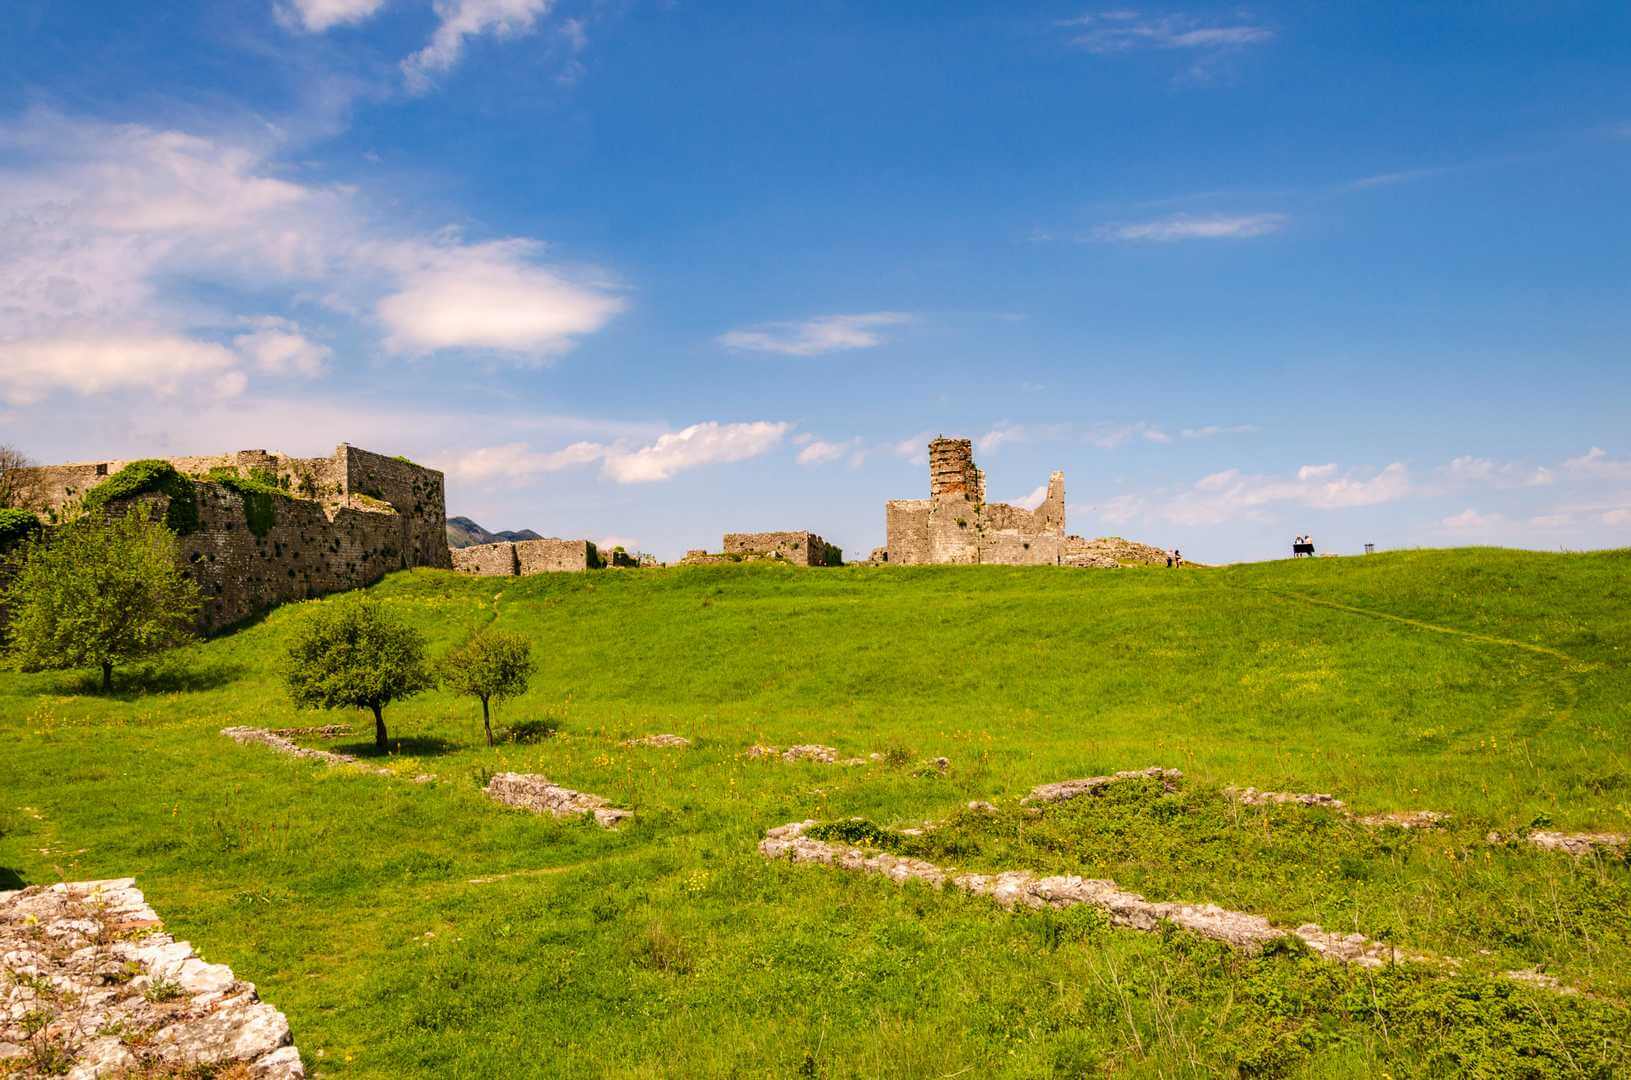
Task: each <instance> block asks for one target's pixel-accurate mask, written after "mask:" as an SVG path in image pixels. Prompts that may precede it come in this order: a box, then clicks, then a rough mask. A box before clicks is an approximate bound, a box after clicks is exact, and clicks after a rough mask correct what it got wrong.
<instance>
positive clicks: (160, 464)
mask: <svg viewBox="0 0 1631 1080" xmlns="http://www.w3.org/2000/svg"><path fill="white" fill-rule="evenodd" d="M148 494H157V495H168V496H169V497H170V509H169V510H167V511H166V512H165V515H164V523H165V524H166V525H168V526H170V529H171V530H172V531H173V532H175V533H176V534H177V535H178V536H185V535H186V534H187V533H190V532H192V531H193V530H194V529H196V528H198V497H197V496H196V495H195V494H194V493H193V482H192V481H191V480H189V479H187V478H186V477H185V476H182V475H181V474H180V473H179V472H176V469H175V466H174V465H171V464H170V463H169V462H168V461H160V460H158V459H157V458H144V459H142V460H141V461H132V462H131V463H130V464H129V465H126V466H125V467H124V468H122V469H120V470H119V471H118V472H116V473H114V474H113V475H112V476H110V477H108V478H107V479H106V480H104V481H102V482H101V483H100V484H97V485H96V486H95V487H93V488H91V490H89V491H87V492H86V493H85V498H84V500H83V502H82V503H81V505H82V506H83V507H84V508H85V509H86V510H87V511H92V512H94V511H98V510H103V509H105V508H106V507H107V505H108V503H110V502H113V501H114V500H116V499H129V498H134V497H135V496H137V495H148Z"/></svg>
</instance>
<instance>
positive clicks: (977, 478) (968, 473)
mask: <svg viewBox="0 0 1631 1080" xmlns="http://www.w3.org/2000/svg"><path fill="white" fill-rule="evenodd" d="M984 500H985V475H984V473H982V472H981V471H980V469H979V468H978V467H977V466H976V465H975V464H974V453H973V446H972V444H971V443H970V442H969V440H967V439H945V438H941V439H936V440H934V441H933V442H931V443H930V444H929V498H927V499H896V500H893V501H891V502H889V503H887V504H885V507H884V519H885V520H884V525H885V530H886V534H887V538H888V551H889V559H888V561H889V562H890V563H891V564H892V565H902V566H913V565H922V564H927V563H997V564H1002V565H1008V566H1051V565H1057V564H1059V563H1060V562H1062V561H1063V560H1064V554H1065V476H1064V474H1063V473H1059V472H1056V473H1054V474H1053V475H1052V476H1050V477H1049V478H1048V490H1047V495H1046V496H1045V497H1044V499H1043V501H1042V504H1041V505H1040V506H1038V507H1037V508H1036V509H1035V510H1027V509H1025V508H1024V507H1020V506H1010V505H1008V504H1007V503H987V502H985V501H984Z"/></svg>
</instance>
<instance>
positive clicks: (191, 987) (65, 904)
mask: <svg viewBox="0 0 1631 1080" xmlns="http://www.w3.org/2000/svg"><path fill="white" fill-rule="evenodd" d="M0 956H3V957H4V963H5V972H4V975H3V976H0V994H3V996H0V1074H4V1075H8V1076H45V1075H53V1074H60V1073H67V1074H68V1075H69V1076H70V1077H76V1078H78V1077H97V1076H135V1075H139V1076H155V1075H164V1076H184V1075H185V1076H193V1075H195V1074H196V1075H199V1076H204V1075H218V1074H220V1073H221V1072H223V1071H226V1070H241V1072H240V1071H233V1072H232V1073H231V1074H232V1075H245V1076H248V1077H252V1078H254V1080H298V1078H301V1077H304V1076H305V1075H306V1071H305V1068H304V1067H303V1066H302V1065H301V1062H300V1053H299V1051H298V1050H296V1049H295V1047H294V1045H293V1042H292V1039H291V1037H290V1034H289V1022H288V1020H287V1019H285V1018H284V1016H283V1014H282V1013H281V1012H279V1011H278V1010H277V1009H274V1008H273V1007H272V1006H270V1005H268V1004H266V1003H265V1002H263V1001H261V1000H260V996H259V995H258V994H257V993H256V992H255V986H254V984H253V983H247V982H243V981H242V980H240V979H238V978H237V977H236V976H235V975H234V974H233V973H232V969H231V968H229V967H227V966H226V965H224V964H210V963H206V962H205V961H204V960H202V959H200V958H199V957H198V955H197V954H196V953H194V952H193V948H192V946H191V945H190V944H188V943H187V942H185V941H176V940H175V939H174V938H172V937H171V936H170V935H169V934H166V933H164V932H163V930H162V929H161V926H160V923H159V917H158V915H157V914H156V913H155V912H154V911H153V909H152V908H151V907H149V906H148V904H147V901H146V899H145V898H144V897H143V896H142V894H141V891H140V890H139V889H137V888H136V883H135V879H134V878H118V879H114V880H110V881H81V882H73V883H64V884H58V885H49V886H41V885H36V886H32V887H30V888H26V889H19V890H16V891H13V892H0Z"/></svg>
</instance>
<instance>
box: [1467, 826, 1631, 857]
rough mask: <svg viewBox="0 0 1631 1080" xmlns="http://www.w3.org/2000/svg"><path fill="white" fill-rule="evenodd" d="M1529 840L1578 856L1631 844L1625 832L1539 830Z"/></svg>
mask: <svg viewBox="0 0 1631 1080" xmlns="http://www.w3.org/2000/svg"><path fill="white" fill-rule="evenodd" d="M1496 839H1499V838H1498V837H1497V838H1496ZM1529 842H1530V843H1531V844H1533V845H1534V846H1535V847H1538V848H1540V849H1541V850H1542V851H1562V852H1566V853H1567V854H1570V855H1574V856H1577V857H1578V856H1581V855H1590V854H1591V853H1592V852H1595V851H1608V852H1615V851H1624V850H1625V849H1626V847H1627V846H1631V837H1627V836H1626V835H1625V834H1624V833H1562V832H1549V831H1538V832H1532V833H1530V834H1529Z"/></svg>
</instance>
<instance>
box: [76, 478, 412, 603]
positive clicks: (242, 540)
mask: <svg viewBox="0 0 1631 1080" xmlns="http://www.w3.org/2000/svg"><path fill="white" fill-rule="evenodd" d="M193 493H194V498H195V499H196V500H197V504H198V528H197V529H195V530H193V531H192V532H189V533H187V534H186V535H185V536H181V537H179V538H178V545H179V546H180V548H181V556H182V569H183V570H185V571H186V573H187V575H188V576H189V577H191V578H192V579H193V581H195V582H196V583H197V584H198V587H199V591H200V592H201V593H202V594H203V598H204V606H203V610H202V611H201V612H200V619H199V621H200V623H201V625H202V626H203V628H204V629H205V630H217V629H220V628H221V627H223V626H229V625H231V624H232V623H235V622H238V621H240V620H242V619H245V618H247V617H249V616H251V615H254V614H257V613H258V612H261V611H265V610H266V609H268V608H271V607H274V606H276V605H278V604H282V603H287V602H289V601H291V600H306V599H310V598H311V597H315V596H324V595H327V594H328V593H333V592H342V591H344V590H347V589H356V588H360V587H362V586H364V585H369V584H372V583H373V582H376V581H378V580H379V579H380V578H382V577H384V576H385V575H386V574H387V573H389V572H391V571H392V570H399V569H401V568H402V552H401V550H400V549H399V548H398V546H397V544H398V542H399V538H400V536H401V527H400V523H399V522H398V520H397V514H396V512H395V511H393V510H391V509H389V508H386V509H383V510H375V511H370V510H352V509H348V508H342V509H341V510H339V511H338V512H337V513H336V514H335V516H334V518H333V520H330V518H329V516H328V514H327V513H325V511H324V509H323V507H322V505H321V504H319V503H315V502H312V501H311V500H309V499H295V498H289V497H287V496H273V497H272V511H273V523H272V525H271V526H270V527H269V528H268V529H267V530H266V534H265V535H264V536H256V535H255V533H254V532H253V531H252V530H251V529H250V528H249V523H248V520H247V517H246V515H245V513H244V503H243V498H242V497H241V496H240V495H239V494H238V493H237V492H235V491H233V490H231V489H230V488H226V487H222V486H221V485H220V484H211V483H198V484H196V485H194V488H193ZM126 501H127V502H128V503H147V504H150V505H152V506H153V508H154V512H155V513H156V514H158V515H159V516H161V517H162V515H163V513H164V511H165V509H166V508H167V507H168V506H169V501H170V500H169V497H168V496H165V495H157V494H149V495H141V496H137V497H136V498H135V499H131V500H126ZM109 509H110V511H112V512H118V510H119V509H120V506H119V504H114V505H112V506H110V507H109Z"/></svg>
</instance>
